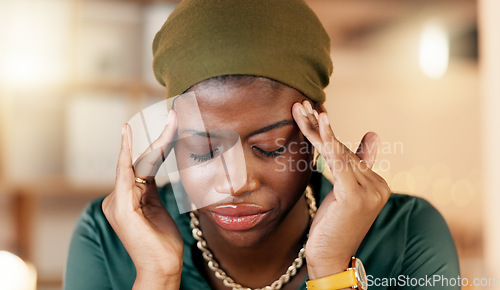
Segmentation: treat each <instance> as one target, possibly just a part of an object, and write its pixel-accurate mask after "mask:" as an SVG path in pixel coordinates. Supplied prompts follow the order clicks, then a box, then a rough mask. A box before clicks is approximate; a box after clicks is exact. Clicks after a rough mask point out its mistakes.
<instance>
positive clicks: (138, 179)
mask: <svg viewBox="0 0 500 290" xmlns="http://www.w3.org/2000/svg"><path fill="white" fill-rule="evenodd" d="M135 182H138V183H142V184H146V179H142V178H140V177H136V178H135Z"/></svg>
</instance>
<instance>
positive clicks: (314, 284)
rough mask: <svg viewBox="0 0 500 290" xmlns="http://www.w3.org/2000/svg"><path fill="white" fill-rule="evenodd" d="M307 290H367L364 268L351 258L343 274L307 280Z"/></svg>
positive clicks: (358, 260)
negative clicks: (353, 289) (345, 289)
mask: <svg viewBox="0 0 500 290" xmlns="http://www.w3.org/2000/svg"><path fill="white" fill-rule="evenodd" d="M306 285H307V289H318V290H327V289H328V290H336V289H343V288H356V289H360V290H367V289H368V281H367V279H366V272H365V268H364V267H363V263H361V260H360V259H358V258H355V257H352V258H351V264H350V265H349V268H348V269H347V270H345V271H344V272H341V273H337V274H333V275H330V276H326V277H323V278H319V279H314V280H308V281H307V282H306Z"/></svg>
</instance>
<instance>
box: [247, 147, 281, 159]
mask: <svg viewBox="0 0 500 290" xmlns="http://www.w3.org/2000/svg"><path fill="white" fill-rule="evenodd" d="M252 148H253V149H254V150H257V152H259V153H260V154H262V155H264V156H265V157H276V156H278V155H281V154H283V153H284V152H285V146H283V147H280V148H278V149H276V150H274V151H266V150H263V149H261V148H259V147H256V146H253V147H252Z"/></svg>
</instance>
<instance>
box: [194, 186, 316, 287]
mask: <svg viewBox="0 0 500 290" xmlns="http://www.w3.org/2000/svg"><path fill="white" fill-rule="evenodd" d="M305 196H306V199H307V204H308V206H309V216H310V217H311V220H310V222H312V219H313V218H314V216H315V215H316V211H317V208H316V199H315V198H314V196H313V193H312V189H311V187H310V186H307V188H306V190H305ZM189 215H190V216H191V223H190V225H191V228H192V229H193V231H192V232H193V237H194V238H195V239H196V240H197V241H198V242H197V243H196V245H197V246H198V249H200V250H201V253H202V256H203V259H205V261H206V262H207V263H208V268H210V270H212V271H214V273H215V277H217V278H218V279H220V280H222V282H223V283H224V285H225V286H226V287H229V288H232V289H233V290H242V289H243V290H252V289H250V288H248V287H244V286H242V285H241V284H238V283H236V281H234V279H232V278H231V277H229V276H228V275H227V274H226V272H225V271H224V270H222V269H221V267H220V266H219V263H217V261H215V258H214V255H213V254H212V252H211V251H210V250H209V249H208V247H207V242H206V241H205V238H204V237H203V233H202V231H201V229H200V228H199V227H198V226H199V225H200V221H199V220H198V217H197V211H196V210H195V211H192V212H190V213H189ZM304 246H305V244H304V245H303V246H302V248H301V249H300V250H299V253H298V255H297V258H295V260H293V263H292V265H290V267H288V269H287V270H286V272H285V274H283V275H281V277H279V279H278V280H276V281H274V282H273V283H271V285H269V286H266V287H263V288H258V289H255V290H264V289H265V290H270V289H281V287H282V286H283V285H284V284H286V283H287V282H288V281H290V279H291V278H292V277H293V276H295V275H296V274H297V270H299V269H300V268H301V267H302V265H303V260H304V257H305V252H306V250H305V248H304Z"/></svg>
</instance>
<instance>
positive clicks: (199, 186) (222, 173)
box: [175, 142, 247, 207]
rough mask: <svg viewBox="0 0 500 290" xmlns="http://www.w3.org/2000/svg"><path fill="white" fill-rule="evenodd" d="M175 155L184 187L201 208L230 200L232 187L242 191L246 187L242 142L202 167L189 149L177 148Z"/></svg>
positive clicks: (202, 164)
mask: <svg viewBox="0 0 500 290" xmlns="http://www.w3.org/2000/svg"><path fill="white" fill-rule="evenodd" d="M175 153H176V159H177V166H178V168H179V169H180V170H179V175H180V178H181V180H182V185H183V187H184V189H185V190H186V193H187V194H188V196H189V199H190V200H191V201H193V202H194V203H195V205H196V206H197V207H204V206H207V205H210V204H213V203H215V202H219V201H221V200H222V199H224V198H227V197H228V196H229V194H230V192H231V190H230V187H232V188H233V189H234V190H238V189H239V188H241V187H242V186H243V185H244V184H245V183H246V178H247V172H246V164H245V159H244V154H243V151H242V147H241V143H239V142H237V143H236V144H235V145H234V146H233V147H231V148H230V149H229V150H227V151H225V152H223V153H221V155H218V156H216V157H214V158H213V159H211V160H209V161H206V162H202V163H199V162H196V161H194V160H193V159H192V158H191V157H190V151H189V150H188V149H186V148H185V147H182V148H181V146H178V147H176V150H175ZM229 180H230V181H231V182H229Z"/></svg>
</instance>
